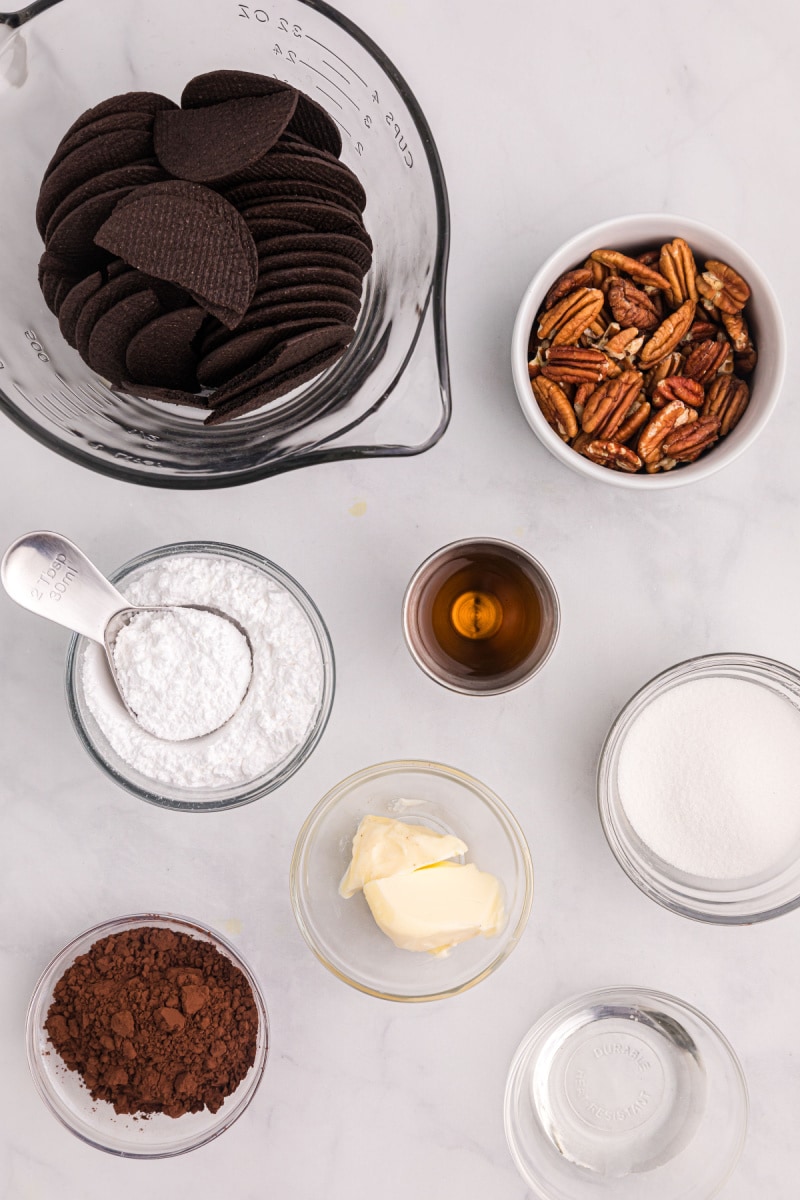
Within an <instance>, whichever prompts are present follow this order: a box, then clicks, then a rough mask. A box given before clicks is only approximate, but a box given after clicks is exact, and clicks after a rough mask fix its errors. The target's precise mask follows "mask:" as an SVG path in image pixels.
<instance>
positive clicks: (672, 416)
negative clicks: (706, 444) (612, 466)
mask: <svg viewBox="0 0 800 1200" xmlns="http://www.w3.org/2000/svg"><path fill="white" fill-rule="evenodd" d="M696 420H697V413H696V412H695V410H694V409H693V408H687V407H686V405H685V404H683V403H682V402H681V401H680V400H671V401H670V403H669V404H667V405H666V407H665V408H660V409H659V410H658V412H657V413H656V415H655V416H654V417H653V419H652V420H651V421H648V423H647V424H646V425H645V427H644V429H643V430H642V432H641V434H640V435H639V442H638V445H637V447H636V449H637V450H638V451H639V457H640V458H641V459H642V461H643V462H644V463H645V464H653V463H657V462H658V461H659V459H661V458H663V457H665V456H664V455H663V454H662V449H661V448H662V446H663V443H664V438H666V437H668V436H669V435H670V434H671V433H672V432H673V430H675V429H679V428H680V427H681V426H682V425H688V424H689V423H690V422H691V423H694V422H695V421H696Z"/></svg>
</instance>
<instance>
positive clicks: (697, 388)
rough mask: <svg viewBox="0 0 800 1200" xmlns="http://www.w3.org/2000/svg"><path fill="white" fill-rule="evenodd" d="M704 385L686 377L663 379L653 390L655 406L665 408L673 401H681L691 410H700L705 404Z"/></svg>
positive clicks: (678, 376)
mask: <svg viewBox="0 0 800 1200" xmlns="http://www.w3.org/2000/svg"><path fill="white" fill-rule="evenodd" d="M703 395H704V393H703V385H702V383H698V381H697V380H696V379H689V378H687V376H686V375H669V376H668V377H667V378H666V379H662V380H661V381H660V382H659V383H657V384H656V386H655V388H654V389H653V404H654V405H655V406H656V408H663V407H664V406H665V405H666V404H669V402H670V401H671V400H681V401H682V402H683V403H684V404H688V405H689V406H690V407H691V408H699V407H700V405H701V404H702V403H703Z"/></svg>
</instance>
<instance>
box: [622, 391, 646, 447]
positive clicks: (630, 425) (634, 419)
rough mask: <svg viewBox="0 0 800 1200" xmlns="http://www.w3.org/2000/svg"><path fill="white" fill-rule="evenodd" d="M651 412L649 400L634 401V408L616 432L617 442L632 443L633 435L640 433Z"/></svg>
mask: <svg viewBox="0 0 800 1200" xmlns="http://www.w3.org/2000/svg"><path fill="white" fill-rule="evenodd" d="M651 411H652V406H651V404H650V402H649V400H636V401H634V405H633V408H632V409H631V411H630V412H629V413H628V415H627V417H626V418H625V420H624V421H623V422H622V424H621V425H620V427H619V429H618V430H617V432H616V435H615V440H616V441H618V442H627V441H630V439H631V438H632V437H633V435H634V434H635V433H638V432H639V430H640V429H641V428H642V426H643V425H644V424H645V422H646V421H647V419H648V417H649V416H650V413H651Z"/></svg>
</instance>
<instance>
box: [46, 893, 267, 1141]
mask: <svg viewBox="0 0 800 1200" xmlns="http://www.w3.org/2000/svg"><path fill="white" fill-rule="evenodd" d="M141 926H148V927H153V926H155V927H156V928H157V929H171V930H172V931H173V932H174V933H185V934H188V935H189V936H190V937H193V938H197V939H200V940H202V941H207V942H211V943H212V944H213V945H214V946H215V947H216V949H217V950H218V951H219V952H220V953H221V954H225V955H227V957H228V958H230V959H231V960H232V961H233V962H234V963H235V965H236V966H237V967H238V968H239V970H240V971H241V972H242V974H243V975H244V977H245V979H246V980H247V982H248V983H249V984H250V987H251V988H252V991H253V998H254V1000H255V1003H256V1008H257V1010H258V1025H259V1029H258V1040H257V1044H256V1056H255V1061H254V1063H253V1065H252V1067H251V1068H250V1070H249V1071H248V1073H247V1075H246V1076H245V1077H244V1079H243V1080H242V1082H241V1083H240V1084H239V1086H238V1088H237V1089H236V1091H235V1092H232V1093H231V1095H230V1096H228V1097H227V1098H226V1100H225V1101H224V1103H223V1105H222V1107H221V1108H219V1109H218V1110H217V1112H215V1113H212V1112H209V1110H208V1109H203V1111H202V1112H199V1113H185V1114H184V1115H183V1116H182V1117H167V1116H165V1115H164V1114H163V1113H153V1114H152V1115H150V1116H148V1117H147V1119H143V1118H142V1117H141V1116H139V1117H136V1116H133V1115H125V1114H120V1113H116V1112H115V1111H114V1109H113V1107H112V1105H111V1104H109V1103H108V1102H107V1101H105V1100H93V1099H92V1097H91V1095H90V1094H89V1091H88V1090H87V1088H86V1086H85V1085H84V1083H83V1081H82V1079H81V1078H80V1076H79V1075H78V1073H77V1072H76V1071H70V1070H69V1069H68V1068H67V1067H66V1066H65V1065H64V1062H63V1061H62V1059H61V1058H60V1056H59V1055H58V1053H57V1052H56V1050H55V1049H54V1048H53V1046H52V1044H51V1042H50V1039H49V1038H48V1036H47V1032H46V1031H45V1028H44V1023H45V1020H46V1018H47V1013H48V1010H49V1008H50V1004H51V1003H52V999H53V988H54V987H55V985H56V984H57V983H58V981H59V979H60V978H61V976H62V975H63V974H64V972H65V971H66V970H67V968H68V967H70V966H71V965H72V964H73V962H74V961H75V959H76V958H77V957H78V955H80V954H86V952H87V951H88V950H89V949H90V947H91V946H93V945H94V943H95V942H97V941H100V940H101V939H102V938H106V937H108V936H109V935H110V934H113V933H122V932H124V931H125V930H127V929H137V928H140V927H141ZM25 1037H26V1044H27V1051H28V1065H29V1067H30V1069H31V1074H32V1075H33V1082H34V1083H35V1085H36V1090H37V1092H38V1093H39V1095H40V1096H41V1098H42V1100H44V1102H45V1104H46V1105H47V1107H48V1108H49V1109H50V1111H51V1112H52V1113H53V1115H54V1116H55V1117H57V1118H58V1120H59V1121H60V1122H61V1124H62V1125H65V1126H66V1128H67V1129H69V1130H70V1132H71V1133H74V1134H75V1135H76V1137H79V1138H80V1139H81V1141H83V1142H87V1143H88V1144H89V1145H90V1146H94V1147H95V1149H97V1150H105V1151H107V1152H108V1153H109V1154H117V1155H119V1156H120V1157H121V1158H170V1157H172V1156H173V1155H175V1154H185V1153H186V1152H187V1151H188V1150H196V1149H197V1147H198V1146H203V1145H205V1143H206V1142H210V1141H212V1140H213V1139H214V1138H215V1137H219V1135H220V1134H221V1133H224V1132H225V1130H226V1129H228V1128H229V1127H230V1126H231V1125H232V1124H233V1122H234V1121H236V1120H237V1119H238V1118H239V1117H240V1116H241V1115H242V1113H243V1112H244V1110H245V1109H246V1108H247V1106H248V1104H249V1103H250V1101H251V1100H252V1099H253V1096H254V1095H255V1093H256V1089H257V1088H258V1085H259V1084H260V1082H261V1077H262V1075H263V1074H264V1067H265V1066H266V1062H267V1046H268V1041H269V1024H268V1019H267V1008H266V1005H265V1003H264V997H263V995H262V994H261V989H260V987H259V985H258V981H257V980H256V978H255V976H254V975H253V974H252V972H251V971H250V968H249V967H248V966H247V963H246V962H245V961H244V960H243V959H242V957H241V956H240V955H239V953H238V952H237V951H236V950H235V949H234V947H233V946H232V945H231V944H230V942H228V941H226V939H225V938H224V937H222V936H221V934H219V933H216V932H215V931H214V930H213V929H210V928H209V927H208V926H206V925H203V924H202V923H200V922H198V921H192V920H190V919H189V918H188V917H178V916H172V915H169V914H165V915H162V916H158V915H156V914H155V913H153V914H151V913H137V914H136V915H134V916H127V917H116V918H115V919H114V920H111V921H104V922H102V924H100V925H95V926H94V927H93V928H92V929H87V930H86V932H85V933H82V934H80V936H79V937H76V938H74V939H73V940H72V941H71V942H70V943H69V945H68V946H65V947H64V949H63V950H62V951H61V952H60V953H59V954H57V955H56V957H55V958H54V959H53V961H52V962H51V963H50V965H49V966H48V967H47V968H46V969H45V971H44V972H43V974H42V976H41V978H40V979H39V982H38V983H37V985H36V989H35V991H34V993H33V997H32V999H31V1002H30V1005H29V1007H28V1016H27V1025H26V1034H25Z"/></svg>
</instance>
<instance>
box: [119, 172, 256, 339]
mask: <svg viewBox="0 0 800 1200" xmlns="http://www.w3.org/2000/svg"><path fill="white" fill-rule="evenodd" d="M190 189H191V190H190ZM189 230H191V237H187V231H189ZM95 240H96V242H97V244H98V245H100V246H103V247H104V248H105V249H106V250H110V251H111V252H112V253H113V254H116V255H118V256H119V257H120V258H122V259H124V260H125V262H127V263H130V264H131V266H134V267H138V268H139V269H140V270H142V271H146V272H148V274H150V275H155V276H156V277H157V278H158V279H166V280H169V281H171V282H173V283H177V284H178V285H179V286H180V287H183V288H185V289H186V291H187V292H189V294H190V295H191V296H192V297H193V298H194V299H195V300H196V301H197V302H198V304H200V305H201V306H202V307H203V308H205V309H207V311H208V312H210V313H213V315H214V316H216V317H218V318H219V320H220V321H222V323H223V324H224V325H229V326H230V327H231V328H233V327H234V326H235V325H237V324H238V322H239V321H240V320H241V318H242V317H243V316H244V314H245V313H246V312H247V308H248V306H249V304H250V301H251V300H252V298H253V293H254V291H255V280H256V275H257V271H258V258H257V255H256V250H255V243H254V242H253V238H252V236H251V234H250V231H249V230H248V228H247V225H246V224H245V222H244V220H243V219H242V218H241V217H240V216H239V214H238V213H237V211H236V209H235V208H234V207H233V205H231V204H228V202H227V200H224V199H223V198H222V196H219V195H217V194H216V193H215V192H211V191H209V190H208V189H207V188H203V187H201V186H200V185H199V184H190V183H184V184H183V185H182V188H181V190H180V191H178V190H177V189H176V188H175V185H171V184H169V183H167V184H160V183H155V184H152V185H151V186H150V187H147V188H141V189H137V191H136V192H134V193H133V194H132V195H130V196H127V197H126V198H125V200H124V201H123V202H122V204H119V205H118V206H117V208H116V209H115V211H114V212H113V213H112V215H111V216H110V217H109V219H108V220H107V221H106V222H105V224H104V225H102V226H101V228H100V230H99V231H98V233H97V235H96V238H95Z"/></svg>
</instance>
